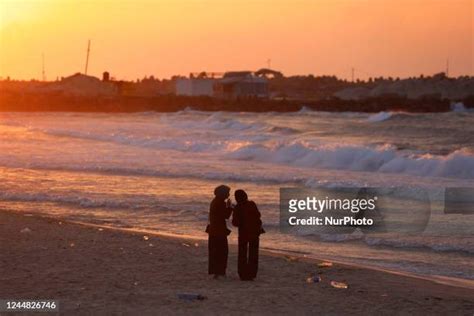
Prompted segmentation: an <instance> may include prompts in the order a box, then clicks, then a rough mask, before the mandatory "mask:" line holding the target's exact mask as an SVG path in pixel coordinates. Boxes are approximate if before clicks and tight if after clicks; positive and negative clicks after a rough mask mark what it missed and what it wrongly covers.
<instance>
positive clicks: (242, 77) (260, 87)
mask: <svg viewBox="0 0 474 316" xmlns="http://www.w3.org/2000/svg"><path fill="white" fill-rule="evenodd" d="M214 96H215V97H219V98H226V99H235V98H241V97H244V98H245V97H256V98H267V97H268V80H267V78H265V77H263V76H262V77H260V76H256V75H255V74H254V73H252V72H251V71H231V72H226V73H225V74H224V76H223V77H222V79H219V80H218V81H216V83H215V84H214Z"/></svg>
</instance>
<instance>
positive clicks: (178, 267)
mask: <svg viewBox="0 0 474 316" xmlns="http://www.w3.org/2000/svg"><path fill="white" fill-rule="evenodd" d="M25 227H28V228H30V229H31V232H29V233H20V231H21V230H22V229H24V228H25ZM148 236H149V239H148V240H144V238H143V233H133V232H122V231H117V230H113V229H110V230H109V229H98V228H97V227H88V226H84V225H79V224H74V223H66V222H61V223H60V220H59V219H51V218H41V217H35V216H24V215H23V214H14V213H10V212H5V211H2V212H0V299H6V298H8V299H33V298H41V299H58V300H59V301H60V312H61V314H64V315H70V314H101V315H103V314H127V315H128V314H130V315H131V314H136V315H167V314H193V315H199V314H206V315H208V314H221V315H222V314H223V315H225V314H247V313H258V314H298V315H299V314H316V313H323V314H330V315H336V314H337V315H340V314H360V315H362V314H364V315H366V314H377V315H379V314H429V315H433V314H443V315H473V313H474V291H473V290H470V289H465V288H458V287H452V286H447V285H441V284H436V283H433V282H431V281H427V280H421V279H416V278H411V277H406V276H399V275H394V274H390V273H385V272H381V271H373V270H368V269H362V268H357V267H351V266H346V265H339V264H335V265H334V266H333V267H330V268H326V269H324V270H322V269H318V268H317V267H316V264H315V262H303V261H302V260H298V261H290V260H287V259H285V258H282V257H277V256H270V255H262V256H261V260H260V271H259V275H258V278H257V280H255V281H254V282H241V281H239V280H238V278H237V275H236V252H235V249H234V248H232V249H231V252H230V257H229V267H228V278H227V279H226V280H212V279H209V277H208V275H207V245H206V244H205V243H203V242H199V245H198V246H197V247H196V246H195V245H194V243H195V241H189V240H188V241H187V240H183V239H173V238H167V237H158V236H152V235H148ZM183 243H186V245H183ZM318 270H319V271H322V272H323V274H322V275H321V277H322V282H321V283H314V284H308V283H306V278H307V276H308V275H309V274H311V273H315V272H317V271H318ZM331 280H336V281H344V282H347V283H348V284H349V288H348V289H336V288H332V287H331V285H330V281H331ZM187 292H190V293H199V294H202V295H205V296H207V299H206V300H203V301H193V302H188V301H183V300H180V299H178V297H177V294H178V293H187Z"/></svg>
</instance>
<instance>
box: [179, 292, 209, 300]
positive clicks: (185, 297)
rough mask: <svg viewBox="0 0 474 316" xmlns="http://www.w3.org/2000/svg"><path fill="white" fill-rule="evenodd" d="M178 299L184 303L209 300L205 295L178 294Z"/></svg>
mask: <svg viewBox="0 0 474 316" xmlns="http://www.w3.org/2000/svg"><path fill="white" fill-rule="evenodd" d="M178 298H179V299H180V300H184V301H203V300H205V299H207V297H206V296H204V295H201V294H194V293H180V294H178Z"/></svg>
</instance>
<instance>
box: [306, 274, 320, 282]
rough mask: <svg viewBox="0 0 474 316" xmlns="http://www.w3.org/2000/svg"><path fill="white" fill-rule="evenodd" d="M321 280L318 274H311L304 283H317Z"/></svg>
mask: <svg viewBox="0 0 474 316" xmlns="http://www.w3.org/2000/svg"><path fill="white" fill-rule="evenodd" d="M319 282H321V277H320V276H319V275H311V276H309V277H308V278H306V283H319Z"/></svg>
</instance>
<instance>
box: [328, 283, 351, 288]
mask: <svg viewBox="0 0 474 316" xmlns="http://www.w3.org/2000/svg"><path fill="white" fill-rule="evenodd" d="M331 286H332V287H334V288H336V289H347V288H348V287H349V285H347V283H344V282H336V281H331Z"/></svg>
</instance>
